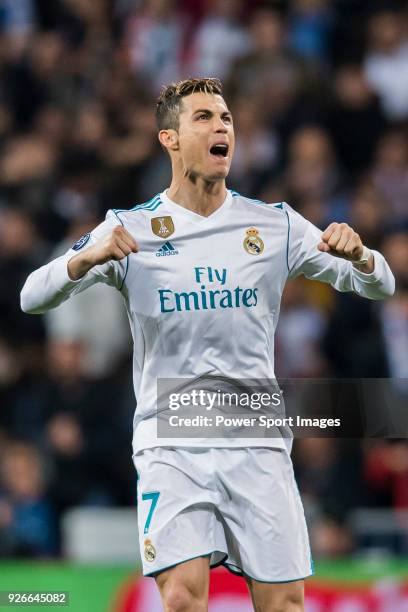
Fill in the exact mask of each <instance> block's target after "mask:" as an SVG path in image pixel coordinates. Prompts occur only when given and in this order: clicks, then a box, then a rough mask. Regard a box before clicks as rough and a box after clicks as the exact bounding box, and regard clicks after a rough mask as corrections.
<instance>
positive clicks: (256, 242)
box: [243, 227, 265, 255]
mask: <svg viewBox="0 0 408 612" xmlns="http://www.w3.org/2000/svg"><path fill="white" fill-rule="evenodd" d="M246 233H247V235H246V237H245V238H244V243H243V244H244V249H245V250H246V252H247V253H249V254H250V255H260V254H261V253H262V252H263V250H264V248H265V245H264V242H263V240H262V238H261V237H260V236H258V234H259V231H258V230H257V229H256V228H255V227H250V228H249V229H247V230H246Z"/></svg>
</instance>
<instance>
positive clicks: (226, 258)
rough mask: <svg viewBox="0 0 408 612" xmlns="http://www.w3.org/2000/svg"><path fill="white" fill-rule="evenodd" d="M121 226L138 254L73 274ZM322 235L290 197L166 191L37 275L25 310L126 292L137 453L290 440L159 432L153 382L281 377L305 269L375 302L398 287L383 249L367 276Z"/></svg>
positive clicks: (109, 218) (25, 296)
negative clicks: (201, 206) (325, 247)
mask: <svg viewBox="0 0 408 612" xmlns="http://www.w3.org/2000/svg"><path fill="white" fill-rule="evenodd" d="M118 224H122V225H123V226H124V227H125V228H126V229H127V230H128V231H129V232H130V233H131V234H132V236H134V238H135V239H136V241H137V243H138V245H139V247H140V250H139V252H138V253H132V254H130V255H129V256H128V257H126V258H125V259H123V260H122V261H119V262H116V261H111V262H109V263H106V264H104V265H101V266H96V267H94V268H93V269H92V270H90V271H89V272H88V273H87V274H86V275H85V276H84V277H83V278H81V279H80V280H78V281H72V280H71V279H70V278H69V276H68V272H67V262H68V261H69V259H71V258H72V257H73V256H74V255H75V254H76V253H77V252H78V251H79V250H80V249H85V248H87V247H88V246H90V245H92V244H94V243H95V242H96V241H97V240H98V239H99V238H101V236H103V235H105V234H106V233H107V232H109V231H110V230H111V229H112V228H113V227H115V226H116V225H118ZM321 233H322V232H321V230H319V229H318V228H316V227H315V226H314V225H312V224H311V223H310V222H308V221H307V220H306V219H304V218H303V217H302V216H301V215H299V214H298V213H296V212H295V211H294V210H293V209H292V208H291V207H290V206H288V205H287V204H286V203H284V202H282V203H278V204H266V203H264V202H260V201H258V200H253V199H249V198H247V197H243V196H241V195H239V194H238V193H236V192H234V191H228V192H227V196H226V198H225V201H224V202H223V204H222V205H221V206H220V207H219V208H218V209H217V210H216V211H215V212H214V213H213V214H211V215H210V216H209V217H203V216H201V215H198V214H196V213H195V212H192V211H191V210H188V209H186V208H184V207H183V206H181V205H178V204H176V203H175V202H173V201H171V200H170V199H169V198H168V196H167V195H166V192H163V193H161V194H159V195H157V196H155V197H154V198H153V199H152V200H150V201H149V202H147V203H145V204H141V205H138V206H135V207H134V208H132V209H131V210H110V211H108V213H107V215H106V220H105V221H104V222H103V223H101V224H100V225H99V226H98V227H96V228H95V230H94V231H93V232H92V233H91V234H89V235H86V236H83V237H82V238H81V239H80V240H79V241H78V242H77V243H76V244H75V245H74V246H73V248H72V249H70V250H69V251H68V252H67V253H66V254H65V255H63V256H61V257H59V258H57V259H55V260H54V261H52V262H50V263H49V264H47V265H45V266H43V267H42V268H40V269H38V270H36V271H35V272H33V273H32V274H31V275H30V276H29V278H28V279H27V282H26V284H25V286H24V288H23V291H22V308H23V310H25V311H26V312H32V313H41V312H44V311H45V310H48V309H49V308H53V307H55V306H58V304H60V303H61V302H63V301H64V300H66V299H67V298H69V297H70V296H72V295H75V294H76V293H78V292H80V291H83V290H84V289H86V287H88V286H89V285H92V284H93V283H96V282H104V283H107V284H109V285H113V286H114V287H116V288H117V289H118V290H119V291H121V293H122V295H123V297H124V300H125V304H126V308H127V312H128V316H129V321H130V326H131V330H132V335H133V340H134V358H133V377H134V388H135V394H136V399H137V407H136V411H135V418H134V438H133V449H134V452H135V453H136V452H139V451H141V450H143V449H145V448H151V447H155V446H184V447H186V446H236V447H245V446H273V447H282V448H285V442H284V441H283V440H282V439H279V438H272V439H268V440H266V439H264V438H262V439H258V438H248V439H246V438H245V439H244V438H242V437H241V438H231V439H228V440H225V439H208V438H201V439H197V438H191V439H186V438H180V439H177V438H171V439H163V438H158V437H157V427H156V418H155V417H156V408H157V406H156V403H157V380H158V379H160V378H166V379H169V378H178V379H179V378H187V379H197V378H200V377H206V376H220V377H226V378H233V379H240V378H241V379H248V378H251V379H273V378H274V333H275V328H276V325H277V322H278V315H279V308H280V301H281V296H282V292H283V288H284V285H285V282H286V280H287V279H288V278H293V277H295V276H298V275H299V274H304V275H305V276H306V277H308V278H311V279H315V280H320V281H323V282H326V283H330V284H331V285H332V286H333V287H335V288H336V289H337V290H339V291H354V292H356V293H358V294H359V295H361V296H364V297H367V298H371V299H381V298H384V297H386V296H389V295H392V293H393V292H394V277H393V275H392V273H391V271H390V269H389V267H388V264H387V263H386V261H385V260H384V258H383V256H382V255H381V254H380V253H378V252H376V251H373V253H374V258H375V270H374V272H372V273H371V274H365V273H363V272H361V271H359V270H357V269H356V268H355V267H354V266H353V265H352V264H351V263H350V262H347V261H345V260H344V259H340V258H338V257H333V256H332V255H329V254H327V253H322V252H320V251H319V250H318V249H317V244H318V243H319V241H320V238H321ZM101 308H103V304H102V305H101ZM95 316H97V313H95Z"/></svg>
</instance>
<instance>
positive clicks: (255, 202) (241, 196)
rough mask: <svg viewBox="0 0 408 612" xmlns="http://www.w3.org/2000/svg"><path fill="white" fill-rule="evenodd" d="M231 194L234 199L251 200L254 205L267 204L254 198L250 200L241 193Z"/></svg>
mask: <svg viewBox="0 0 408 612" xmlns="http://www.w3.org/2000/svg"><path fill="white" fill-rule="evenodd" d="M231 193H232V195H233V197H234V198H236V197H240V198H245V200H249V201H250V202H253V203H254V204H266V202H263V201H262V200H256V199H254V198H248V197H247V196H243V195H241V194H240V193H238V191H231Z"/></svg>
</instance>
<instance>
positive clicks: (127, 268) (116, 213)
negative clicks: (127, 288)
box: [112, 208, 129, 291]
mask: <svg viewBox="0 0 408 612" xmlns="http://www.w3.org/2000/svg"><path fill="white" fill-rule="evenodd" d="M112 210H113V212H114V213H115V216H116V218H117V219H118V221H119V222H120V224H121V225H122V227H123V228H124V227H125V226H124V224H123V221H122V219H121V218H120V217H119V215H118V212H120V211H117V210H116V209H115V208H113V209H112ZM128 270H129V255H126V270H125V274H124V276H123V279H122V284H121V285H120V287H119V291H122V289H123V285H124V284H125V279H126V277H127V273H128Z"/></svg>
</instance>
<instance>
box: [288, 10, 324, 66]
mask: <svg viewBox="0 0 408 612" xmlns="http://www.w3.org/2000/svg"><path fill="white" fill-rule="evenodd" d="M332 18H333V15H332V13H331V7H330V2H329V1H328V0H295V1H294V2H292V3H291V12H290V16H289V40H290V43H291V46H292V47H293V49H294V50H295V51H296V52H297V53H299V55H301V56H302V57H306V58H308V59H310V60H313V61H320V62H322V63H324V62H325V61H326V58H327V51H328V42H329V32H330V28H331V25H332Z"/></svg>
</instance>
